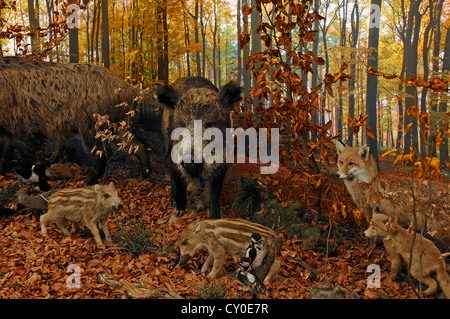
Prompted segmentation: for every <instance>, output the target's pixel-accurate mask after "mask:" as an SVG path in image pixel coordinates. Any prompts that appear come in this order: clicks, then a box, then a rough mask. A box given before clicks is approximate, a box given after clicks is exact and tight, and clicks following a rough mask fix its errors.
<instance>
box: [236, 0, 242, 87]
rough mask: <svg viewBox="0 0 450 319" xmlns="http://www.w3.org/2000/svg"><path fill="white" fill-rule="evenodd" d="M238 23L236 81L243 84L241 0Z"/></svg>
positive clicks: (237, 16) (237, 15)
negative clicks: (240, 39) (240, 38)
mask: <svg viewBox="0 0 450 319" xmlns="http://www.w3.org/2000/svg"><path fill="white" fill-rule="evenodd" d="M236 20H237V21H236V23H237V64H238V65H237V79H236V82H237V83H238V84H239V85H241V82H242V54H241V48H240V46H239V37H240V36H241V33H242V30H241V0H237V9H236Z"/></svg>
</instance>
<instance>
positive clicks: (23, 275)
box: [0, 160, 417, 299]
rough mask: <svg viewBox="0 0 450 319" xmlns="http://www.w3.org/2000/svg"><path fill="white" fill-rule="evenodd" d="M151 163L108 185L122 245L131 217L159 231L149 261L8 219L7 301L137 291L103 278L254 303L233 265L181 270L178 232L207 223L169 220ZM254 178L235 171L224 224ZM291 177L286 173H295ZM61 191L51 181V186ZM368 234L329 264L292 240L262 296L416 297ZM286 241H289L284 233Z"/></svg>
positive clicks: (349, 242) (76, 231) (4, 228)
mask: <svg viewBox="0 0 450 319" xmlns="http://www.w3.org/2000/svg"><path fill="white" fill-rule="evenodd" d="M385 161H386V160H385ZM153 164H154V165H153V173H152V176H151V178H150V180H139V179H135V178H134V177H133V176H136V175H137V174H138V172H136V166H137V162H135V161H133V160H132V161H130V162H129V163H128V164H127V165H126V167H119V166H115V163H112V165H111V166H110V169H109V172H110V173H109V174H108V175H107V177H106V182H109V181H113V182H114V183H115V184H116V186H117V188H118V191H119V194H120V196H121V198H122V200H123V204H124V208H123V209H121V210H120V211H119V212H117V215H116V216H110V231H111V233H112V234H113V236H114V234H115V233H117V232H118V231H119V230H120V228H121V227H122V225H124V224H123V221H124V220H127V219H128V220H129V218H130V216H131V215H135V216H138V217H139V218H140V217H141V213H142V220H143V222H144V224H145V225H146V226H147V228H148V229H150V230H151V232H152V235H151V250H150V251H151V252H149V253H145V254H141V255H140V256H138V257H133V256H132V255H130V254H129V253H127V252H125V251H124V250H122V249H119V248H118V246H117V244H115V243H106V244H104V245H102V246H97V245H96V244H95V242H94V240H93V239H92V238H89V237H86V236H85V233H86V232H85V231H84V229H85V226H84V225H82V224H81V223H76V222H68V223H67V224H68V225H69V227H68V228H69V230H70V231H71V233H72V235H71V236H68V237H63V236H62V233H61V232H60V231H59V230H58V229H57V227H56V225H54V224H53V225H52V224H50V225H49V226H48V235H47V237H46V238H43V237H42V235H41V233H40V224H39V221H38V217H39V214H38V213H36V212H32V211H29V210H28V211H24V212H22V213H20V214H16V215H13V216H8V217H0V250H1V253H0V298H126V297H127V293H129V291H127V289H126V288H125V286H123V285H111V284H108V283H104V281H103V282H102V281H101V280H99V277H102V278H108V279H109V280H112V282H116V283H117V281H120V282H122V283H141V285H142V287H147V288H149V289H156V288H166V289H168V290H170V291H173V292H175V293H176V294H178V295H180V296H182V297H184V298H206V297H208V295H209V297H212V296H213V295H214V294H216V296H217V295H219V296H221V297H224V298H246V297H249V296H250V295H251V294H250V293H248V290H249V289H248V288H246V287H243V286H242V285H240V284H239V282H238V281H237V279H236V278H235V277H234V274H235V272H236V266H235V263H234V262H233V261H234V260H233V258H231V257H230V258H229V260H228V262H227V264H226V267H225V270H224V274H225V273H227V275H225V276H223V277H222V278H218V279H208V278H207V277H206V276H205V275H204V274H201V273H200V272H199V268H201V265H202V263H203V262H204V261H205V260H206V253H199V254H197V255H196V256H195V257H194V258H193V259H192V260H191V261H189V262H188V264H187V266H186V267H184V268H181V267H180V266H178V265H177V262H178V254H177V249H176V239H177V236H178V233H179V232H180V230H181V229H183V228H184V227H185V226H186V225H187V224H188V223H189V222H191V221H193V220H196V219H204V218H207V216H205V214H201V215H196V214H194V213H189V214H187V215H185V216H183V217H181V218H178V219H174V218H173V217H172V218H171V216H172V215H173V209H171V208H169V207H168V202H169V190H170V187H169V179H168V176H167V175H166V174H165V169H164V167H163V165H162V164H161V162H159V161H157V160H154V163H153ZM383 167H385V168H389V167H390V166H389V162H383ZM248 170H249V165H248V164H233V165H232V166H231V167H230V169H229V172H228V174H227V179H226V181H225V185H224V188H223V189H224V191H223V195H222V202H223V206H222V217H234V214H233V212H232V210H231V201H232V198H233V196H234V191H235V189H236V183H237V180H238V177H239V176H240V175H241V174H245V173H247V172H248ZM284 173H286V174H288V171H287V170H286V171H285V172H284ZM394 173H395V172H394ZM13 181H15V177H14V176H13V175H7V176H6V177H0V188H3V187H4V186H5V185H6V184H7V183H9V182H13ZM56 183H57V181H52V182H51V185H55V184H56ZM75 187H84V185H83V180H82V179H79V180H68V181H65V182H63V183H62V184H61V185H59V187H58V189H62V188H75ZM336 187H340V188H342V193H343V194H344V193H346V192H347V191H346V190H345V187H344V185H343V183H342V182H340V181H339V180H336ZM297 195H298V194H297ZM291 196H292V198H289V199H287V201H295V200H296V196H295V194H293V195H291ZM12 205H13V203H11V204H10V206H12ZM121 221H122V222H121ZM312 222H313V223H319V224H320V226H321V227H323V228H324V229H327V227H328V226H327V225H326V224H325V225H324V224H323V223H321V222H320V221H312ZM335 229H336V228H335ZM363 230H364V229H357V230H356V231H354V232H348V233H342V234H341V236H342V238H343V240H342V242H341V243H340V244H339V245H336V247H335V249H334V253H333V254H330V256H328V257H327V256H326V254H325V253H324V252H317V251H312V250H307V249H306V248H305V247H304V246H302V244H301V240H299V239H297V237H295V236H294V237H293V238H291V239H289V240H287V238H286V237H285V241H284V244H283V246H282V250H281V254H280V256H279V257H278V259H279V261H280V262H281V271H280V275H281V276H280V278H279V279H278V280H277V281H275V282H273V283H270V284H268V285H267V288H268V289H267V293H266V294H259V295H258V297H259V298H276V299H284V298H294V299H299V298H310V297H311V294H312V291H313V290H314V289H313V288H314V287H319V286H321V285H322V284H324V283H327V284H328V285H331V286H332V287H336V286H339V287H340V288H338V289H339V291H340V293H341V294H340V295H339V296H340V297H341V298H351V297H357V298H370V299H378V298H394V299H404V298H417V296H416V295H415V293H414V291H413V289H411V287H410V286H409V284H408V282H407V278H406V270H404V271H403V272H402V273H401V275H400V276H399V277H398V278H397V279H396V280H392V279H391V278H390V277H389V268H390V263H389V260H388V256H387V255H386V254H384V249H383V247H382V245H381V244H378V248H377V249H376V250H374V251H373V252H371V251H370V250H369V249H368V248H367V240H366V239H365V238H364V237H363V236H362V231H363ZM336 231H337V230H336ZM280 232H281V235H283V236H286V231H285V230H283V229H282V230H281V231H280ZM72 264H75V265H76V266H78V267H79V268H77V269H79V270H80V279H81V281H80V285H79V288H77V287H73V288H69V285H68V284H67V282H69V281H70V280H72V278H73V277H71V275H73V273H72V272H71V271H69V270H70V267H69V265H72ZM372 264H376V265H378V266H379V267H380V268H379V269H380V275H381V282H380V287H379V288H369V287H368V285H367V280H368V278H369V276H370V275H371V272H368V271H367V269H368V266H369V265H372ZM71 267H73V266H71ZM72 269H73V268H72Z"/></svg>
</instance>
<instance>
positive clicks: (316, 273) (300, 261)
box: [288, 256, 320, 276]
mask: <svg viewBox="0 0 450 319" xmlns="http://www.w3.org/2000/svg"><path fill="white" fill-rule="evenodd" d="M288 259H289V260H292V261H295V262H296V263H298V264H299V265H300V266H301V267H303V268H305V269H308V270H310V271H311V272H312V273H313V274H314V275H316V276H319V275H320V272H319V271H318V270H317V269H316V268H313V267H311V266H310V265H308V264H307V263H305V262H304V261H303V260H301V259H297V258H294V257H291V256H288Z"/></svg>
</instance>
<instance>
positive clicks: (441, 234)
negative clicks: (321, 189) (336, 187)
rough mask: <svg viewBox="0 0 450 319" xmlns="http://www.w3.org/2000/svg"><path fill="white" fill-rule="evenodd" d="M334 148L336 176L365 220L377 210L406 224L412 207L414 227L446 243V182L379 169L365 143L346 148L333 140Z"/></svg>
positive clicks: (449, 197) (449, 221) (449, 199)
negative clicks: (415, 225)
mask: <svg viewBox="0 0 450 319" xmlns="http://www.w3.org/2000/svg"><path fill="white" fill-rule="evenodd" d="M336 149H337V154H338V160H337V166H338V171H337V173H336V175H337V176H338V177H339V178H341V179H342V180H343V181H344V184H345V186H346V187H347V189H348V191H349V193H350V194H351V196H352V199H353V201H354V202H355V203H356V205H357V206H358V207H359V208H360V209H361V210H362V212H363V214H364V216H365V217H366V219H367V221H368V222H369V221H370V220H371V219H372V211H377V212H380V213H382V214H385V215H387V216H390V217H394V216H396V217H398V220H399V221H400V222H402V223H410V222H412V221H413V212H414V207H415V212H416V217H417V229H423V227H425V226H426V227H427V228H428V231H429V232H430V233H431V234H432V235H433V236H434V237H435V238H436V239H437V240H439V241H441V242H442V243H444V244H447V245H449V244H450V232H448V230H446V228H447V227H450V217H449V216H450V185H449V184H447V183H442V182H437V181H430V180H424V179H420V178H414V179H412V178H411V177H403V176H395V175H390V174H387V173H384V172H379V171H378V169H377V162H376V160H375V158H374V156H373V155H372V154H370V148H369V146H367V145H364V146H361V147H355V146H354V147H350V146H344V145H343V144H342V143H341V142H339V141H337V142H336ZM425 224H426V225H425Z"/></svg>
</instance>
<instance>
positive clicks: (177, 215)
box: [175, 209, 186, 217]
mask: <svg viewBox="0 0 450 319" xmlns="http://www.w3.org/2000/svg"><path fill="white" fill-rule="evenodd" d="M185 213H186V211H185V210H184V209H182V210H177V213H176V215H175V216H176V217H181V216H183V215H184V214H185Z"/></svg>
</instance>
